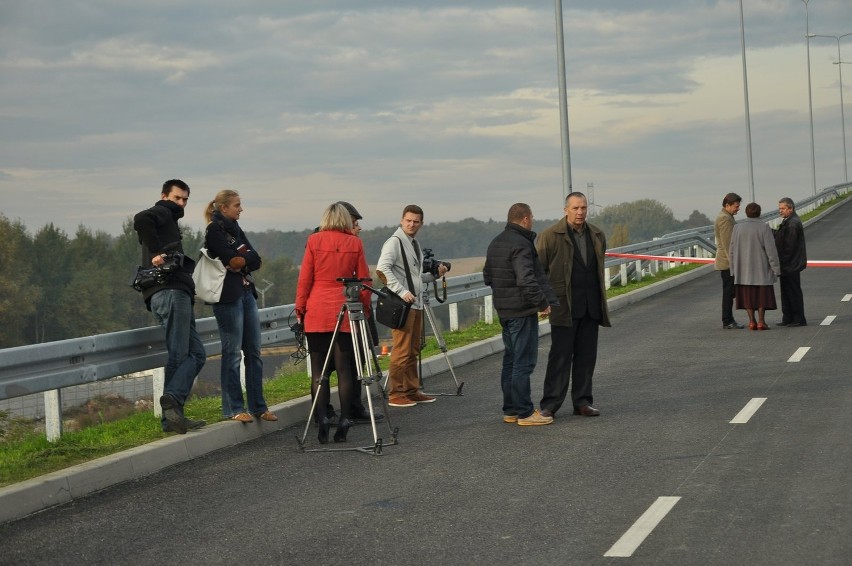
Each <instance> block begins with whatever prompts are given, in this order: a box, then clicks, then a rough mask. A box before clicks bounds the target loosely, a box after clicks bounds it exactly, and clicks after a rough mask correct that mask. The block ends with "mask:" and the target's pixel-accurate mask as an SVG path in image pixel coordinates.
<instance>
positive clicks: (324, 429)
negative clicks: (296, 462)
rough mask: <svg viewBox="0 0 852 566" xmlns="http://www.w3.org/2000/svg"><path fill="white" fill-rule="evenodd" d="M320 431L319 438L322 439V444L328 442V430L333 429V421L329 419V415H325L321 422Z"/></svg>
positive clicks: (335, 436)
mask: <svg viewBox="0 0 852 566" xmlns="http://www.w3.org/2000/svg"><path fill="white" fill-rule="evenodd" d="M318 426H319V433H318V434H317V440H319V441H320V444H328V431H329V429H331V421H330V420H328V417H324V418H323V419H322V420H321V421H320V422H319V425H318ZM334 439H335V441H337V434H335V435H334Z"/></svg>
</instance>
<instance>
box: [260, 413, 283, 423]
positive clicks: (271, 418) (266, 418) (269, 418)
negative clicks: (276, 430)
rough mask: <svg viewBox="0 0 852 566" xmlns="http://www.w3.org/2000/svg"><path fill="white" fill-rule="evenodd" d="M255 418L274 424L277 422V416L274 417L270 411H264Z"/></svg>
mask: <svg viewBox="0 0 852 566" xmlns="http://www.w3.org/2000/svg"><path fill="white" fill-rule="evenodd" d="M257 418H259V419H263V420H264V421H269V422H275V421H277V420H278V415H276V414H275V413H273V412H272V411H266V412H264V413H261V414H259V415H257Z"/></svg>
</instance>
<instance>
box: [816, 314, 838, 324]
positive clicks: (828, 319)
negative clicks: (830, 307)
mask: <svg viewBox="0 0 852 566" xmlns="http://www.w3.org/2000/svg"><path fill="white" fill-rule="evenodd" d="M835 318H837V317H836V316H835V315H833V314H832V315H829V316H827V317H825V318H824V319H823V321H822V322H820V323H819V325H820V326H828V325H830V324H831V323H832V322H834V319H835Z"/></svg>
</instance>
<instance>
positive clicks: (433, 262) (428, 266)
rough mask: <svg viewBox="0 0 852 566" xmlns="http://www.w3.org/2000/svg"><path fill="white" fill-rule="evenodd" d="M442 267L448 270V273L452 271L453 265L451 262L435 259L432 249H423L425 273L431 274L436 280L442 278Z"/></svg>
mask: <svg viewBox="0 0 852 566" xmlns="http://www.w3.org/2000/svg"><path fill="white" fill-rule="evenodd" d="M442 265H443V266H445V267H446V268H447V271H449V270H450V267H451V264H450V262H449V261H444V260H442V259H435V254H434V253H432V249H431V248H423V273H431V274H432V276H433V277H434V278H435V279H438V278H439V277H440V275H439V274H438V268H439V267H441V266H442Z"/></svg>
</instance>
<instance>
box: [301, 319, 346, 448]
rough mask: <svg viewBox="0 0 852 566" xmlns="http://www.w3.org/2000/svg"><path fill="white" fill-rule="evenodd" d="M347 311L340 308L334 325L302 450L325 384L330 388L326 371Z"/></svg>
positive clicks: (303, 437) (306, 426) (302, 440)
mask: <svg viewBox="0 0 852 566" xmlns="http://www.w3.org/2000/svg"><path fill="white" fill-rule="evenodd" d="M345 311H346V305H345V304H344V305H342V306H341V307H340V312H339V313H338V314H337V322H336V323H335V325H334V332H333V333H332V334H331V343H330V344H329V347H328V351H327V352H326V354H325V361H324V362H323V364H322V371H321V372H320V374H319V382H318V383H317V390H316V392H315V394H314V399H313V401H312V402H311V410H310V411H309V413H308V422H307V423H305V431H304V433H303V434H302V438H301V440H299V446H301V447H302V448H304V446H305V439H306V438H307V437H308V431H309V430H310V428H311V423H312V422H313V418H314V411H315V410H316V407H317V401H318V400H319V398H320V392H321V391H322V386H323V383H325V386H326V387H327V388H328V387H329V382H328V378H326V377H324V376H325V372H326V369H328V362H329V360H330V359H331V355H332V351H333V349H334V341H335V340H337V335H338V334H339V333H340V325H341V323H342V322H343V313H344V312H345ZM313 373H314V372H313V368H311V380H312V382H313V380H314V379H316V378H315V377H314V376H313ZM297 440H298V438H297Z"/></svg>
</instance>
